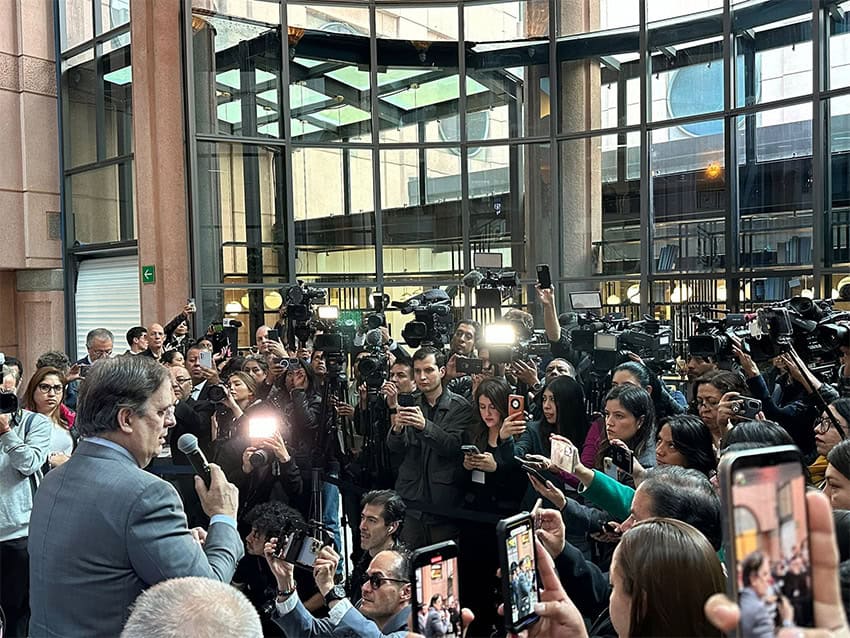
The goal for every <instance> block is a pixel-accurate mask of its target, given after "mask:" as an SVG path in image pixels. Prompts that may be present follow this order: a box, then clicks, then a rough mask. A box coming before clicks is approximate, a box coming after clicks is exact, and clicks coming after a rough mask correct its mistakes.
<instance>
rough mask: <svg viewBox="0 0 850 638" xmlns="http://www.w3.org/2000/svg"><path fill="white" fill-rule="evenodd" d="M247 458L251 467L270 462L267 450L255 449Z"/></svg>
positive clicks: (270, 458) (261, 465)
mask: <svg viewBox="0 0 850 638" xmlns="http://www.w3.org/2000/svg"><path fill="white" fill-rule="evenodd" d="M248 460H249V461H250V462H251V467H254V468H257V467H263V466H265V465H268V464H269V463H271V461H272V457H271V454H270V453H269V451H268V450H257V451H256V452H254V453H253V454H252V455H251V456H249V457H248Z"/></svg>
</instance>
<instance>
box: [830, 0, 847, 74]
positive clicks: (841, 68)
mask: <svg viewBox="0 0 850 638" xmlns="http://www.w3.org/2000/svg"><path fill="white" fill-rule="evenodd" d="M849 12H850V2H841V3H839V4H838V7H837V10H836V11H833V12H831V13H830V20H828V21H827V24H828V26H829V86H828V87H827V88H830V89H837V88H840V87H842V86H848V85H850V15H848V13H849Z"/></svg>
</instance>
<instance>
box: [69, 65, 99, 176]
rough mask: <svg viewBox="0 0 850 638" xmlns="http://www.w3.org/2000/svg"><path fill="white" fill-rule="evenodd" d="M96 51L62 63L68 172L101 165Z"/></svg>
mask: <svg viewBox="0 0 850 638" xmlns="http://www.w3.org/2000/svg"><path fill="white" fill-rule="evenodd" d="M97 84H98V79H97V73H96V71H95V63H94V49H87V50H86V51H83V52H82V53H80V54H79V55H77V56H75V57H73V58H70V59H68V60H64V61H63V62H62V120H63V123H64V126H63V132H64V138H65V139H64V143H63V148H64V155H65V168H72V167H74V166H81V165H83V164H91V163H93V162H96V161H97V91H98V87H97Z"/></svg>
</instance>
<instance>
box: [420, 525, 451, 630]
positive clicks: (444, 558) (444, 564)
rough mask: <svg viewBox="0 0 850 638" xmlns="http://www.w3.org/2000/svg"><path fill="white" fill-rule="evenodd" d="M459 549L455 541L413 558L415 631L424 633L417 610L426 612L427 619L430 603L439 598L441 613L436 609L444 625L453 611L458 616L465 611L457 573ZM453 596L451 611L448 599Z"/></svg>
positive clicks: (439, 545)
mask: <svg viewBox="0 0 850 638" xmlns="http://www.w3.org/2000/svg"><path fill="white" fill-rule="evenodd" d="M457 556H458V551H457V545H456V544H455V542H454V541H444V542H442V543H437V544H435V545H429V546H428V547H423V548H422V549H418V550H416V551H415V552H413V554H412V555H411V557H410V582H411V583H413V588H412V591H411V593H412V595H413V596H412V598H413V600H412V601H411V602H412V607H411V609H412V610H413V612H412V613H411V616H412V617H413V630H414V631H416V632H419V633H421V632H423V631H424V629H425V628H424V627H423V626H422V620H424V618H423V619H420V617H419V613H418V610H419V608H420V606H421V607H423V608H424V609H425V618H427V614H429V613H432V612H431V609H430V607H431V602H432V601H434V600H435V599H436V598H437V597H438V596H439V598H440V599H441V600H442V603H443V604H442V605H441V606H440V609H439V610H437V609H435V610H434V612H435V613H438V614H440V615H441V616H442V618H441V621H442V622H445V621H447V620H448V619H449V617H450V616H451V614H452V610H456V611H457V612H458V616H459V615H460V613H459V612H460V610H461V608H462V605H461V601H460V597H459V591H460V581H459V579H458V570H457ZM449 596H452V597H453V599H454V602H453V603H452V609H449V608H448V607H449V604H448V598H449Z"/></svg>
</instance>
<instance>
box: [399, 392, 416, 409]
mask: <svg viewBox="0 0 850 638" xmlns="http://www.w3.org/2000/svg"><path fill="white" fill-rule="evenodd" d="M397 401H398V407H400V408H412V407H413V406H415V405H416V397H415V396H413V395H412V394H399V395H398V398H397Z"/></svg>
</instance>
